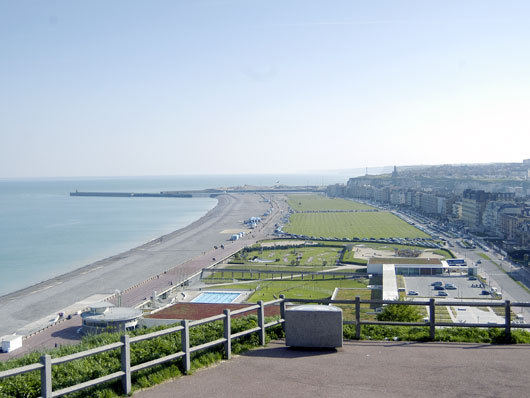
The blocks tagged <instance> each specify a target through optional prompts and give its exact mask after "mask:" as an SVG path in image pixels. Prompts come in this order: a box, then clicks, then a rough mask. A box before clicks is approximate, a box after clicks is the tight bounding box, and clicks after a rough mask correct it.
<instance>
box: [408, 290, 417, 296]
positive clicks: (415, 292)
mask: <svg viewBox="0 0 530 398" xmlns="http://www.w3.org/2000/svg"><path fill="white" fill-rule="evenodd" d="M418 294H419V293H418V292H417V291H415V290H409V296H417V295H418Z"/></svg>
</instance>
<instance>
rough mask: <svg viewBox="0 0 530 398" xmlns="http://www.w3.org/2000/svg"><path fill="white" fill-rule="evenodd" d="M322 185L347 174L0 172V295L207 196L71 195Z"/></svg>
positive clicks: (203, 206)
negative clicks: (3, 175)
mask: <svg viewBox="0 0 530 398" xmlns="http://www.w3.org/2000/svg"><path fill="white" fill-rule="evenodd" d="M277 181H280V183H281V184H286V185H322V184H325V185H327V184H333V183H338V182H341V183H344V182H345V181H346V178H345V177H344V176H340V175H336V176H329V175H328V176H325V177H322V176H317V175H297V176H295V175H292V176H288V175H282V176H280V177H279V176H267V175H258V176H243V175H239V176H179V177H141V178H140V177H139V178H132V177H131V178H98V179H90V178H84V179H38V180H0V272H1V274H0V275H1V277H0V295H3V294H6V293H9V292H13V291H16V290H18V289H21V288H24V287H27V286H30V285H33V284H35V283H38V282H41V281H43V280H46V279H49V278H51V277H54V276H57V275H60V274H63V273H65V272H69V271H72V270H74V269H76V268H79V267H82V266H84V265H87V264H90V263H91V262H94V261H97V260H100V259H103V258H105V257H108V256H110V255H113V254H117V253H120V252H122V251H125V250H128V249H130V248H133V247H136V246H138V245H140V244H142V243H145V242H147V241H149V240H151V239H155V238H156V237H158V236H161V235H163V234H166V233H169V232H171V231H174V230H176V229H179V228H182V227H184V226H186V225H189V224H191V223H192V222H193V221H195V220H197V219H199V218H200V217H202V216H203V215H204V214H206V213H207V212H208V210H210V209H211V208H213V207H214V206H215V205H216V203H217V201H216V200H215V199H210V198H89V197H70V196H69V193H70V192H72V191H75V190H76V189H78V190H79V191H121V192H159V191H163V190H181V189H182V190H184V189H204V188H216V187H228V186H242V185H245V184H248V185H274V184H275V183H276V182H277Z"/></svg>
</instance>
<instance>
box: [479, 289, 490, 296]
mask: <svg viewBox="0 0 530 398" xmlns="http://www.w3.org/2000/svg"><path fill="white" fill-rule="evenodd" d="M480 294H482V295H483V296H489V295H490V294H491V293H490V292H489V291H488V290H483V291H482V292H481V293H480Z"/></svg>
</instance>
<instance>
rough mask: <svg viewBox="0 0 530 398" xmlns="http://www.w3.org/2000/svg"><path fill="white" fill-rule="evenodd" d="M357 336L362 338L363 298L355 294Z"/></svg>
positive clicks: (358, 338)
mask: <svg viewBox="0 0 530 398" xmlns="http://www.w3.org/2000/svg"><path fill="white" fill-rule="evenodd" d="M355 338H356V339H357V340H360V339H361V298H360V297H359V296H355Z"/></svg>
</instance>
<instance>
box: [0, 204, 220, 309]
mask: <svg viewBox="0 0 530 398" xmlns="http://www.w3.org/2000/svg"><path fill="white" fill-rule="evenodd" d="M212 199H216V200H217V203H216V204H215V206H214V207H212V208H211V209H210V210H208V211H207V212H206V213H205V214H204V215H203V216H201V217H200V218H198V219H197V220H195V221H193V222H192V223H190V224H188V225H186V226H184V227H182V228H179V229H176V230H174V231H171V232H168V233H167V234H164V235H161V236H159V237H156V238H153V239H151V240H149V241H147V242H145V243H142V244H140V245H138V246H134V247H132V248H130V249H127V250H125V251H121V252H119V253H117V254H113V255H111V256H107V257H104V258H102V259H99V260H96V261H93V262H91V263H89V264H87V265H83V266H81V267H79V268H76V269H74V270H71V271H68V272H65V273H62V274H59V275H56V276H52V277H51V278H49V279H46V280H43V281H41V282H38V283H34V284H32V285H30V286H27V287H24V288H22V289H17V290H15V291H13V292H9V293H6V294H4V295H0V304H1V303H2V301H3V300H4V299H5V300H13V299H15V298H16V297H17V296H19V295H24V294H32V293H33V292H35V291H38V290H41V289H43V288H44V289H47V288H50V287H53V286H49V287H48V286H46V285H48V284H50V283H51V282H57V281H62V280H64V279H68V278H72V277H75V276H76V275H79V274H83V273H85V272H91V271H92V270H94V269H95V268H97V267H100V266H102V265H103V266H104V264H108V263H110V262H112V261H114V260H117V259H120V258H122V257H123V256H127V255H129V254H131V253H133V252H135V251H137V250H142V249H148V248H149V247H151V246H153V245H156V244H158V243H160V242H161V241H163V240H166V239H171V238H172V237H174V236H176V235H177V234H178V233H180V232H181V231H184V230H186V229H188V228H192V226H193V225H195V224H197V223H200V222H201V220H202V219H203V218H206V217H208V215H209V214H210V213H212V212H215V211H216V209H217V208H218V207H219V206H220V205H221V203H220V200H219V197H215V198H212ZM39 288H40V289H39Z"/></svg>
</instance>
